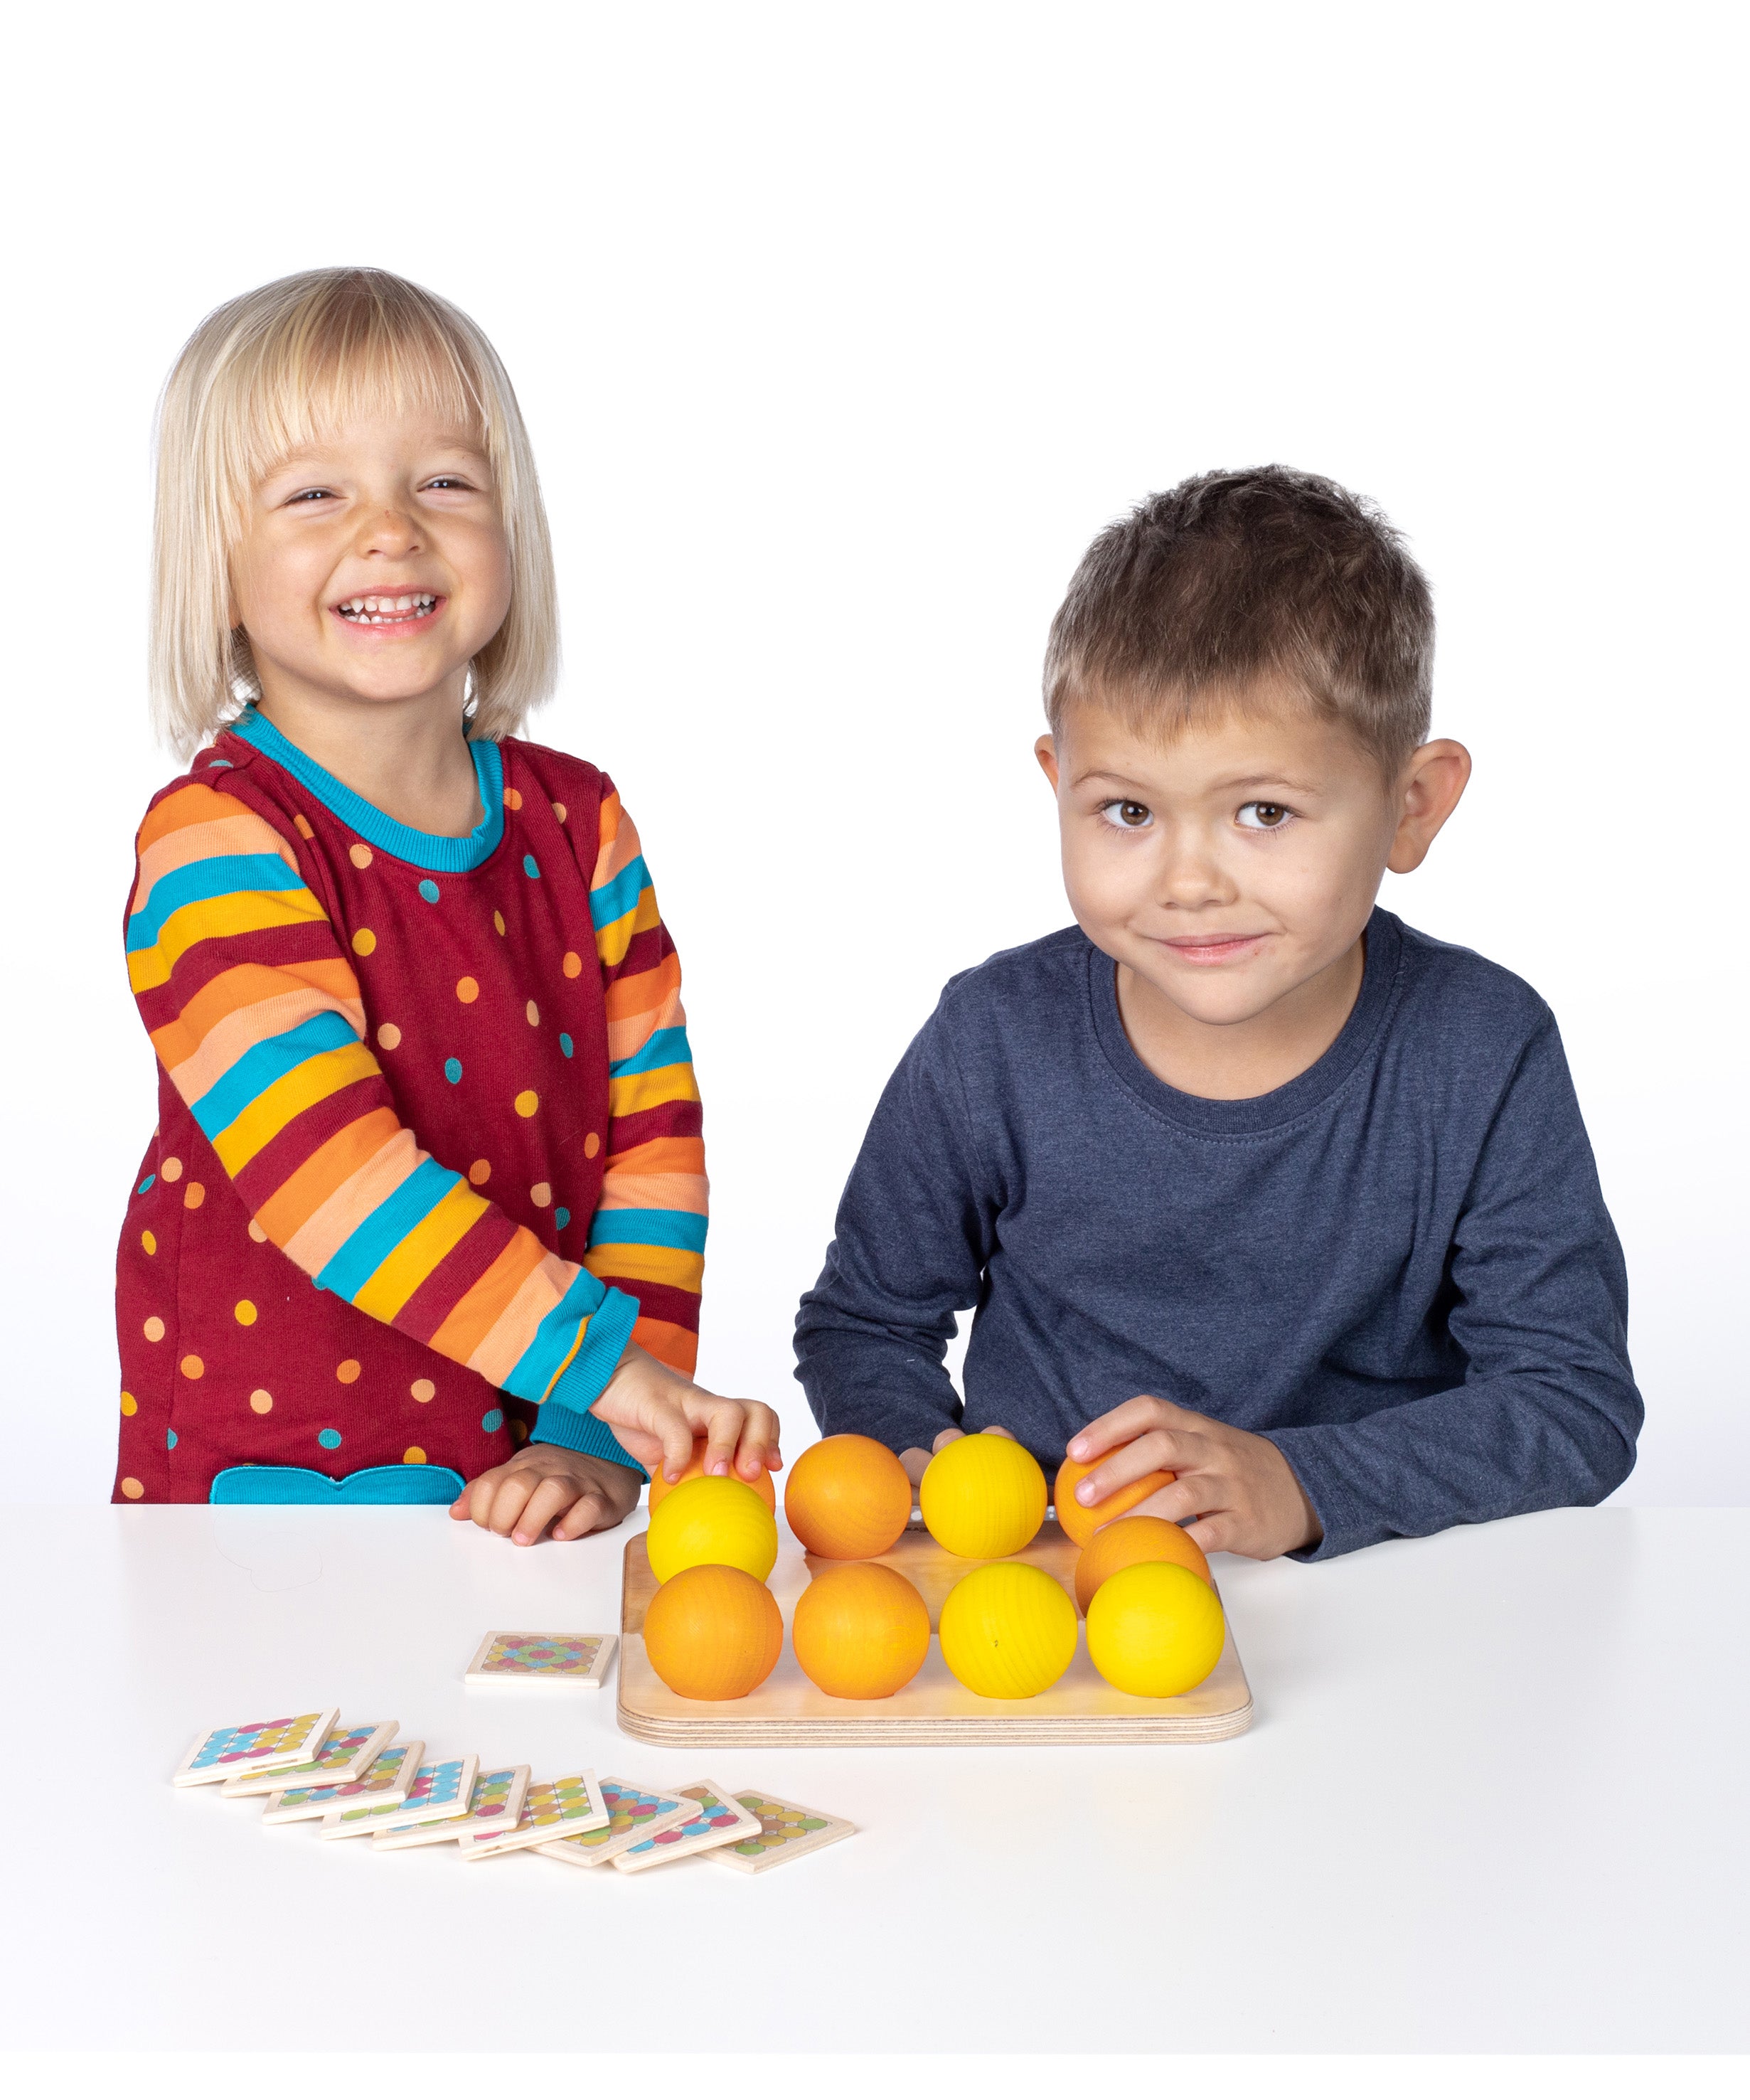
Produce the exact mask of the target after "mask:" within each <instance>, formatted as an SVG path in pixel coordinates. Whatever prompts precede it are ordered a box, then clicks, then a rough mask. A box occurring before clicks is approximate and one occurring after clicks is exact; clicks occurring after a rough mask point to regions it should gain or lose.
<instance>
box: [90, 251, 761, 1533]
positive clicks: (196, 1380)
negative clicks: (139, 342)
mask: <svg viewBox="0 0 1750 2100" xmlns="http://www.w3.org/2000/svg"><path fill="white" fill-rule="evenodd" d="M154 564H155V571H154V619H153V636H152V673H153V686H154V690H155V695H156V704H157V708H158V710H159V720H160V724H161V728H162V729H163V730H164V731H165V733H166V735H167V736H168V737H169V739H170V740H171V741H172V742H173V743H174V744H175V745H176V746H177V748H179V751H180V752H183V754H185V755H186V754H188V753H190V752H192V754H193V756H192V762H191V763H190V765H189V768H188V770H187V773H186V774H183V777H182V778H181V779H178V780H176V781H174V782H173V783H171V784H170V786H169V787H166V788H165V789H164V790H163V792H161V793H160V794H159V795H157V796H155V797H154V799H153V801H152V805H151V807H150V809H149V810H148V812H147V814H146V818H145V821H144V823H143V824H142V825H141V827H140V830H139V840H138V845H137V853H138V867H137V872H136V877H135V880H134V889H133V892H132V896H131V900H130V905H129V909H128V915H127V921H126V946H127V958H128V969H129V974H130V981H131V982H132V986H133V989H134V995H135V998H136V999H137V1000H138V1002H139V1009H140V1015H141V1018H142V1019H143V1021H144V1022H145V1026H146V1029H147V1032H148V1035H150V1036H151V1038H152V1046H153V1048H154V1049H155V1050H156V1053H157V1059H158V1093H159V1123H158V1128H157V1130H156V1132H154V1134H153V1136H152V1142H151V1144H150V1145H148V1149H147V1152H146V1156H145V1158H144V1159H143V1162H142V1163H141V1166H140V1169H139V1173H138V1174H137V1175H136V1176H135V1177H134V1182H135V1185H134V1193H133V1196H132V1198H131V1200H130V1205H129V1208H128V1214H127V1219H126V1224H125V1226H124V1228H123V1231H122V1235H121V1251H120V1260H119V1262H118V1265H117V1293H116V1296H117V1316H118V1325H119V1330H120V1339H121V1366H122V1385H123V1388H124V1389H123V1392H122V1395H121V1454H120V1463H119V1465H118V1467H117V1476H116V1489H115V1493H116V1498H117V1499H118V1500H123V1501H130V1502H142V1501H147V1502H190V1501H206V1500H209V1499H210V1500H213V1501H220V1502H224V1501H264V1500H268V1501H306V1500H332V1499H339V1500H342V1501H349V1502H377V1501H390V1502H432V1501H443V1502H447V1503H450V1504H451V1505H452V1511H453V1513H454V1514H455V1515H457V1516H458V1517H471V1518H472V1519H473V1520H474V1522H476V1523H477V1524H482V1525H484V1526H487V1527H488V1528H490V1529H491V1530H493V1531H495V1532H497V1533H500V1534H502V1535H505V1536H509V1537H514V1538H515V1539H516V1540H517V1541H518V1542H519V1543H523V1544H530V1543H532V1542H534V1541H535V1540H536V1539H538V1538H540V1537H543V1536H547V1535H550V1536H552V1537H555V1538H569V1537H577V1536H580V1534H581V1533H584V1532H587V1531H590V1530H593V1529H598V1528H600V1527H602V1526H603V1525H606V1524H614V1523H617V1522H618V1521H619V1519H620V1518H621V1517H622V1516H623V1515H624V1514H625V1513H626V1511H628V1509H630V1508H631V1507H633V1504H634V1503H635V1502H636V1501H637V1496H638V1492H639V1489H640V1486H641V1481H642V1479H643V1476H644V1471H645V1469H646V1468H648V1467H653V1466H655V1465H656V1464H657V1463H659V1462H665V1463H666V1466H667V1469H668V1472H669V1473H670V1475H671V1476H672V1475H674V1474H677V1473H678V1472H679V1471H681V1468H682V1467H683V1466H684V1465H685V1463H686V1462H687V1461H688V1460H689V1458H690V1455H691V1454H692V1451H693V1449H694V1442H695V1440H696V1439H703V1440H704V1443H705V1454H704V1455H705V1463H706V1466H707V1470H710V1471H715V1472H718V1473H725V1472H728V1471H730V1469H731V1467H734V1469H735V1470H736V1471H738V1472H739V1473H740V1475H741V1476H743V1478H746V1479H749V1480H752V1479H755V1478H757V1477H758V1476H759V1473H760V1469H761V1468H762V1467H776V1466H777V1465H778V1463H779V1462H780V1459H779V1454H778V1436H777V1423H776V1420H775V1418H774V1416H773V1414H772V1413H771V1411H770V1410H769V1409H768V1408H766V1407H764V1406H762V1405H759V1404H758V1403H757V1402H747V1403H743V1402H738V1401H731V1400H724V1399H721V1398H718V1397H717V1396H714V1395H712V1394H711V1393H709V1392H705V1391H704V1390H703V1388H702V1387H699V1386H698V1385H696V1384H694V1383H693V1380H692V1376H691V1373H692V1370H693V1366H694V1353H695V1348H696V1336H697V1333H698V1319H699V1288H700V1282H701V1277H702V1273H703V1250H704V1239H705V1215H706V1183H705V1173H704V1156H703V1142H702V1139H701V1136H700V1122H699V1093H698V1089H697V1087H696V1086H695V1084H694V1077H693V1068H692V1061H691V1056H690V1051H689V1048H688V1045H687V1038H686V1029H685V1017H684V1015H683V1013H682V1011H681V980H680V967H679V963H678V960H677V956H676V955H675V951H674V944H673V942H672V941H671V940H670V939H669V937H668V931H667V929H665V927H664V926H663V922H662V919H661V917H660V915H659V913H658V911H657V908H656V899H655V892H654V890H653V889H652V888H651V885H650V875H649V872H648V871H647V869H646V867H645V863H644V860H643V857H642V855H641V853H640V850H639V845H638V837H637V832H636V831H635V830H634V829H633V824H632V821H631V819H630V818H628V816H627V815H626V814H625V813H624V810H622V808H621V806H620V801H619V795H618V793H617V792H615V788H614V786H613V783H611V781H610V780H608V779H607V778H606V776H605V775H604V774H602V773H600V772H598V771H597V769H596V768H595V767H594V766H593V765H588V764H586V763H585V762H584V761H582V760H580V759H576V758H571V757H566V755H564V754H563V753H561V752H555V751H549V750H545V749H544V748H542V747H540V745H538V744H534V743H526V742H524V741H522V739H521V738H520V737H519V736H518V734H517V732H518V730H519V729H520V728H521V726H522V722H523V720H524V718H525V717H526V716H527V713H528V712H529V710H530V709H531V708H532V707H534V706H536V704H538V703H539V702H540V701H541V700H543V699H545V698H546V697H547V695H548V694H549V691H550V690H552V687H553V682H554V677H555V674H556V672H557V668H558V633H557V621H556V617H555V606H554V587H553V565H552V558H551V554H550V552H549V541H548V533H547V524H546V519H545V516H544V512H543V510H542V507H541V500H540V489H539V486H538V484H537V482H536V474H535V465H534V461H533V458H532V457H531V452H530V449H529V443H528V439H527V435H526V433H525V431H524V429H523V426H522V417H521V416H520V414H519V413H518V408H517V404H516V399H515V396H514V394H513V393H512V391H511V388H510V384H509V380H508V379H507V377H505V372H504V369H503V368H502V366H501V365H500V363H499V360H498V359H497V357H496V355H495V353H494V352H493V350H492V348H491V345H490V344H489V343H488V342H487V340H486V338H485V337H484V336H483V334H482V333H481V332H480V330H479V329H478V328H477V327H476V326H475V325H474V323H473V322H472V321H470V320H469V319H468V318H467V316H466V315H464V314H461V313H460V312H458V311H456V308H455V307H452V306H450V305H449V304H448V303H447V302H445V301H444V300H442V299H440V298H436V297H434V295H433V294H432V293H429V292H426V291H424V290H422V289H421V288H420V287H419V286H417V285H412V284H409V283H408V282H406V281H405V280H403V279H401V278H398V277H394V276H390V275H388V274H387V273H386V272H384V271H376V270H320V271H310V272H308V273H306V274H304V275H302V276H296V277H289V278H285V279H283V280H280V282H278V283H276V284H272V285H265V286H263V287H262V289H260V290H258V291H255V292H252V293H248V294H247V295H246V296H245V297H244V298H239V299H235V300H233V301H231V302H230V303H229V304H228V305H227V306H224V307H221V308H220V309H219V310H218V311H217V312H216V313H214V314H213V315H209V318H208V319H207V320H205V322H204V323H203V324H201V327H200V328H199V329H197V330H196V333H195V334H194V336H193V337H192V338H191V340H190V342H189V343H188V345H187V348H186V349H185V350H184V351H183V354H182V355H181V357H180V358H179V360H178V362H177V364H176V367H175V368H174V371H173V372H172V373H171V375H170V381H169V383H168V385H167V387H166V389H165V396H164V401H163V406H162V412H161V423H160V431H159V466H158V502H157V515H156V543H155V549H154Z"/></svg>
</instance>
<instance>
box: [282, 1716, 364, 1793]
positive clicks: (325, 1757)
mask: <svg viewBox="0 0 1750 2100" xmlns="http://www.w3.org/2000/svg"><path fill="white" fill-rule="evenodd" d="M382 1725H383V1724H382V1723H381V1721H361V1722H360V1723H359V1725H358V1726H357V1727H355V1728H347V1729H346V1730H344V1731H342V1730H339V1729H337V1730H336V1731H335V1732H334V1733H333V1735H331V1736H329V1737H328V1740H327V1741H326V1742H325V1743H324V1745H322V1749H321V1752H320V1755H318V1756H316V1757H314V1758H311V1761H310V1762H309V1763H308V1764H304V1765H288V1766H287V1767H285V1769H284V1771H281V1772H276V1774H275V1775H274V1776H275V1777H276V1779H302V1777H303V1776H305V1775H306V1773H310V1772H323V1771H338V1770H339V1769H340V1767H342V1765H350V1763H351V1762H352V1761H353V1759H354V1758H355V1757H357V1755H358V1754H359V1751H360V1750H362V1749H364V1746H365V1745H366V1744H367V1743H368V1742H369V1740H371V1738H372V1736H374V1735H375V1734H376V1733H377V1730H378V1729H379V1728H380V1727H381V1726H382Z"/></svg>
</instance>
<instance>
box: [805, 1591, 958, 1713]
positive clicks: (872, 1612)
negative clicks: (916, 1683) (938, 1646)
mask: <svg viewBox="0 0 1750 2100" xmlns="http://www.w3.org/2000/svg"><path fill="white" fill-rule="evenodd" d="M790 1639H791V1645H792V1646H793V1647H794V1648H795V1649H796V1661H798V1662H799V1663H800V1664H801V1665H802V1669H803V1671H804V1674H805V1675H807V1676H808V1677H809V1679H811V1680H812V1682H813V1683H816V1684H818V1686H819V1687H820V1688H821V1690H822V1692H831V1695H832V1696H833V1697H834V1698H835V1699H889V1698H891V1697H892V1696H893V1694H894V1693H895V1692H897V1691H898V1690H899V1689H900V1687H901V1686H902V1685H906V1684H909V1683H910V1682H911V1680H912V1679H913V1678H915V1676H916V1675H917V1674H918V1672H919V1670H921V1669H922V1668H923V1658H924V1657H926V1656H927V1655H928V1653H929V1652H930V1614H929V1610H928V1606H927V1605H926V1604H924V1601H923V1598H922V1597H920V1596H919V1595H918V1593H917V1591H916V1590H915V1589H914V1588H913V1587H912V1586H911V1584H910V1583H909V1582H907V1581H906V1578H905V1577H904V1576H903V1575H901V1574H898V1573H896V1572H895V1571H894V1570H893V1568H884V1567H883V1566H882V1564H881V1563H880V1562H879V1560H865V1561H860V1562H848V1563H846V1564H844V1566H842V1567H838V1568H822V1570H821V1571H820V1573H819V1574H818V1575H817V1576H816V1577H814V1579H813V1582H810V1583H809V1586H808V1587H807V1589H805V1590H804V1591H803V1592H802V1595H801V1596H800V1598H799V1599H797V1600H796V1612H795V1613H794V1615H793V1617H792V1618H791V1627H790Z"/></svg>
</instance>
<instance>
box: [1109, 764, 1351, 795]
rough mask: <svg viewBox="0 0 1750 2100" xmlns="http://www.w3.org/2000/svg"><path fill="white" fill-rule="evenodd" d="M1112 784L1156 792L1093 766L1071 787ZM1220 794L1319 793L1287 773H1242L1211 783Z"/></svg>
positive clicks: (1124, 776)
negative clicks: (1255, 790)
mask: <svg viewBox="0 0 1750 2100" xmlns="http://www.w3.org/2000/svg"><path fill="white" fill-rule="evenodd" d="M1094 780H1109V781H1110V782H1111V783H1112V784H1113V787H1134V788H1135V789H1137V790H1138V791H1139V792H1140V793H1141V794H1144V795H1148V794H1152V793H1153V789H1152V788H1151V787H1149V786H1148V783H1147V782H1146V781H1143V780H1136V779H1132V778H1131V775H1130V774H1127V773H1113V772H1111V771H1109V770H1108V769H1107V768H1106V767H1104V766H1102V765H1095V766H1091V767H1090V768H1089V769H1088V770H1087V772H1086V773H1078V774H1077V775H1076V776H1075V779H1074V780H1073V782H1072V783H1071V784H1072V785H1073V786H1074V787H1087V785H1088V783H1090V782H1091V781H1094ZM1210 786H1211V787H1212V788H1214V791H1215V792H1217V793H1219V794H1228V793H1231V792H1233V791H1234V790H1236V789H1237V788H1241V787H1285V788H1287V789H1288V791H1289V793H1290V794H1291V795H1316V794H1317V793H1318V792H1319V790H1318V788H1317V787H1315V786H1314V785H1313V783H1311V781H1310V780H1297V779H1294V776H1293V775H1292V774H1288V773H1241V774H1234V775H1232V777H1231V778H1230V779H1226V780H1215V781H1212V782H1211V783H1210Z"/></svg>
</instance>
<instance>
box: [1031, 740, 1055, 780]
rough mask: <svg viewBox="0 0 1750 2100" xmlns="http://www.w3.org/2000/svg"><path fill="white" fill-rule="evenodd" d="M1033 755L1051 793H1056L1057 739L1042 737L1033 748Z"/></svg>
mask: <svg viewBox="0 0 1750 2100" xmlns="http://www.w3.org/2000/svg"><path fill="white" fill-rule="evenodd" d="M1033 755H1034V757H1035V758H1036V759H1038V761H1039V768H1040V770H1041V771H1042V772H1043V774H1044V775H1045V777H1046V779H1047V780H1049V781H1050V782H1051V792H1052V793H1053V794H1054V795H1055V794H1056V792H1057V739H1056V737H1052V736H1042V737H1041V738H1040V739H1039V740H1038V743H1036V744H1035V745H1034V747H1033Z"/></svg>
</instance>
